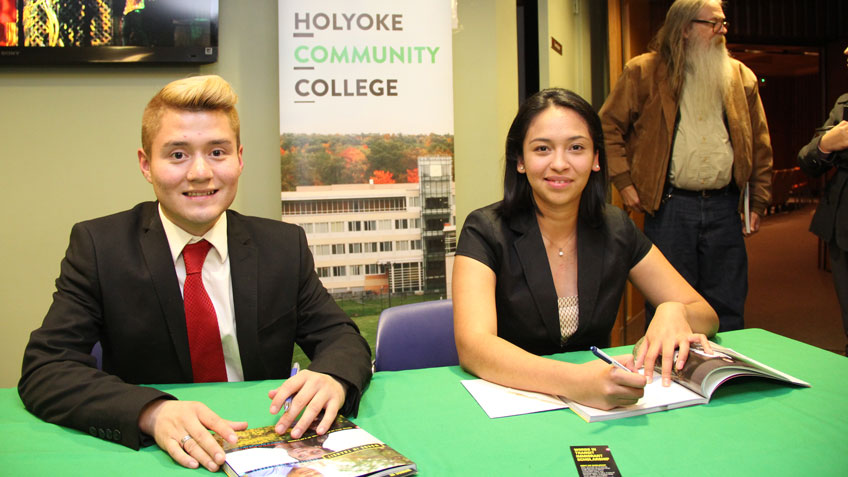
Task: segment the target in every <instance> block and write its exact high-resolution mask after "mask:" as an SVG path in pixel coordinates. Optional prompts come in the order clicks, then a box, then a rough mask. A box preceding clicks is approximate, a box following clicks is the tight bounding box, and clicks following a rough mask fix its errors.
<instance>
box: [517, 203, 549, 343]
mask: <svg viewBox="0 0 848 477" xmlns="http://www.w3.org/2000/svg"><path fill="white" fill-rule="evenodd" d="M510 227H512V229H513V230H515V231H516V232H518V233H520V234H521V236H520V237H518V239H517V240H516V241H515V251H516V253H517V254H518V259H519V261H520V262H521V268H522V270H523V272H524V277H525V278H526V280H527V287H528V288H529V290H530V295H531V296H532V297H533V302H534V303H535V305H536V312H537V313H538V314H539V316H541V317H542V322H543V323H544V324H545V330H546V331H547V332H548V337H550V339H551V341H552V342H553V343H555V344H556V345H557V346H559V345H560V331H559V312H558V310H557V296H556V287H555V286H554V279H553V274H552V273H551V266H550V264H549V263H548V257H547V254H546V253H545V245H544V242H543V241H542V232H541V231H540V230H539V224H538V223H537V222H536V217H535V216H534V215H532V214H529V215H528V214H524V215H522V216H520V217H516V218H515V219H513V220H512V221H511V222H510Z"/></svg>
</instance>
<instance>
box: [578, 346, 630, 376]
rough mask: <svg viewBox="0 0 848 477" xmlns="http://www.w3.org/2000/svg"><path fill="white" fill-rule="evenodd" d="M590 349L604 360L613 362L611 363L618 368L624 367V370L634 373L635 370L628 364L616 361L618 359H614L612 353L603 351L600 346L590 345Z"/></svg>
mask: <svg viewBox="0 0 848 477" xmlns="http://www.w3.org/2000/svg"><path fill="white" fill-rule="evenodd" d="M589 350H591V351H592V353H594V354H595V356H597V357H598V358H601V359H602V360H604V361H605V362H607V363H609V364H611V365H613V366H615V367H616V368H620V369H623V370H625V371H627V372H628V373H632V372H633V371H630V370H629V369H627V367H626V366H624V365H623V364H621V363H619V362H618V361H616V360H614V359H612V358H611V357H610V355H608V354H606V353H604V352H603V351H601V350H600V349H598V347H597V346H590V347H589Z"/></svg>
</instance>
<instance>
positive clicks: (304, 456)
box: [215, 416, 418, 477]
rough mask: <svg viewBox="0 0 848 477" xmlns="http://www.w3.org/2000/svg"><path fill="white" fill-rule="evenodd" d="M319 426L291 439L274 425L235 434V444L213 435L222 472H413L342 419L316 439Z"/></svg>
mask: <svg viewBox="0 0 848 477" xmlns="http://www.w3.org/2000/svg"><path fill="white" fill-rule="evenodd" d="M318 422H319V419H316V420H315V422H314V423H313V425H312V426H310V427H309V429H308V430H307V431H306V432H305V433H304V434H303V436H301V437H300V438H298V439H294V438H292V437H291V434H290V432H291V429H289V431H287V432H286V433H285V434H277V432H276V431H275V430H274V426H267V427H259V428H255V429H247V430H245V431H239V432H236V435H237V436H238V442H236V443H235V444H230V443H228V442H225V441H223V439H221V438H220V436H215V438H216V439H218V442H219V443H220V444H221V447H222V448H223V449H224V451H225V452H226V454H227V459H226V462H225V463H224V465H223V469H224V472H226V474H227V475H228V476H230V477H242V476H246V477H258V476H290V477H295V476H310V477H312V476H324V477H329V476H339V477H356V476H374V477H379V476H402V475H403V476H406V475H415V473H416V472H417V471H418V469H417V467H416V466H415V463H413V462H412V461H411V460H409V459H407V458H406V457H404V456H403V455H401V454H400V453H398V452H397V451H395V450H394V449H392V448H391V447H389V446H387V445H385V444H384V443H382V442H380V441H379V440H378V439H377V438H375V437H374V436H372V435H371V434H369V433H368V432H366V431H364V430H363V429H361V428H359V427H358V426H357V425H356V424H353V423H352V422H350V421H349V420H348V419H347V418H345V417H343V416H338V417H336V420H335V422H333V425H332V426H330V430H328V431H327V432H326V433H325V434H323V435H320V436H319V435H318V434H317V433H316V432H315V426H316V425H317V423H318Z"/></svg>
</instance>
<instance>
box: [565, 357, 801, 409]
mask: <svg viewBox="0 0 848 477" xmlns="http://www.w3.org/2000/svg"><path fill="white" fill-rule="evenodd" d="M710 346H711V347H712V349H713V354H707V353H706V352H704V349H703V348H702V347H701V345H700V343H695V344H692V346H691V347H690V348H689V357H688V358H687V359H686V364H685V365H684V366H683V369H681V370H680V371H677V370H675V369H674V368H672V376H671V379H672V383H671V386H669V387H663V385H662V378H661V376H660V373H662V362H661V360H659V359H658V360H657V363H656V370H655V372H654V376H653V380H652V382H650V383H648V385H647V386H645V395H644V396H643V397H642V399H640V400H639V401H638V402H637V403H636V404H633V405H631V406H624V407H618V408H615V409H610V410H609V411H603V410H601V409H595V408H593V407H589V406H585V405H583V404H578V403H576V402H569V401H567V402H568V405H569V407H570V408H571V410H573V411H574V412H576V413H577V415H579V416H580V417H582V418H583V419H585V420H586V421H587V422H594V421H605V420H609V419H619V418H622V417H629V416H638V415H640V414H648V413H652V412H658V411H666V410H669V409H677V408H679V407H686V406H694V405H697V404H706V403H708V402H709V401H710V397H711V396H712V395H713V392H714V391H715V390H716V388H718V387H719V386H720V385H721V384H722V383H724V382H725V381H727V380H728V379H731V378H735V377H738V376H756V377H763V378H771V379H776V380H778V381H785V382H787V383H791V384H794V385H797V386H803V387H810V384H809V383H807V382H806V381H802V380H800V379H798V378H795V377H792V376H790V375H788V374H786V373H783V372H781V371H778V370H776V369H774V368H771V367H769V366H766V365H764V364H762V363H760V362H758V361H755V360H753V359H751V358H749V357H747V356H745V355H743V354H742V353H739V352H737V351H734V350H732V349H730V348H725V347H723V346H719V345H717V344H715V343H710ZM676 357H677V353H676V352H675V358H676ZM640 372H642V370H640Z"/></svg>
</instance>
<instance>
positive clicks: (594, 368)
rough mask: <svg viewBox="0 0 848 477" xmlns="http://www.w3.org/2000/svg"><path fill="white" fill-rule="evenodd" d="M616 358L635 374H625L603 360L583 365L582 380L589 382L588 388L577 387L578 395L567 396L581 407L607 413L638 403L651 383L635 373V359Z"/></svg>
mask: <svg viewBox="0 0 848 477" xmlns="http://www.w3.org/2000/svg"><path fill="white" fill-rule="evenodd" d="M613 359H615V360H616V361H618V362H619V363H621V364H623V365H624V366H626V367H627V369H630V370H631V371H633V372H631V373H628V372H625V371H624V370H622V369H619V368H617V367H615V366H613V365H611V364H607V363H605V362H603V361H601V360H595V361H590V362H588V363H586V364H582V365H580V367H579V370H580V372H581V373H584V374H583V375H582V376H581V379H580V381H581V382H583V383H585V386H578V387H576V390H575V392H574V393H572V394H571V395H570V396H567V397H568V398H569V399H571V400H572V401H577V402H579V403H580V404H584V405H586V406H591V407H594V408H598V409H603V410H609V409H612V408H614V407H619V406H629V405H631V404H635V403H636V401H638V400H639V398H641V397H642V396H643V395H644V394H645V384H646V383H647V380H646V379H645V377H644V376H642V375H641V374H639V373H637V372H635V371H636V368H634V366H633V356H631V355H622V356H614V357H613Z"/></svg>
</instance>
